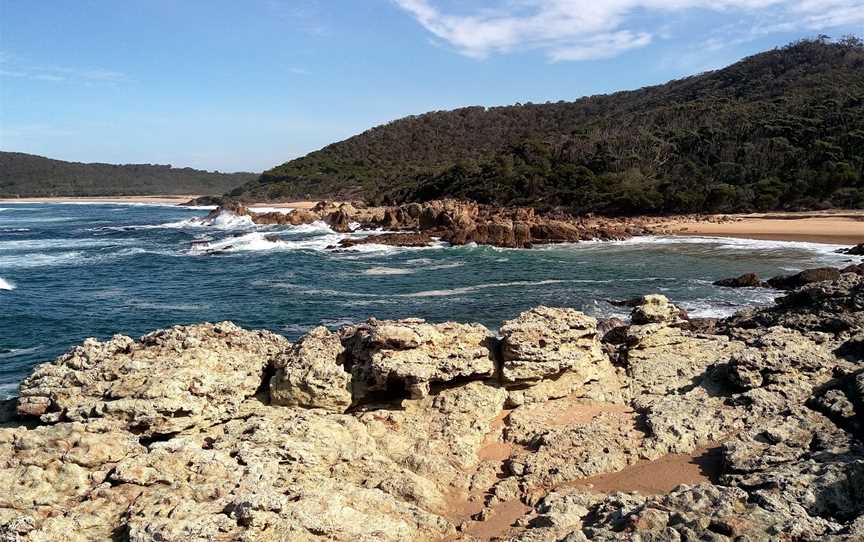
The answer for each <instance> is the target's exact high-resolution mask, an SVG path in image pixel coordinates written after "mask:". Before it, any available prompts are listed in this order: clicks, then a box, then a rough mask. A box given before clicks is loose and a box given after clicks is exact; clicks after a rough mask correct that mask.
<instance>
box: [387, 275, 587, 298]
mask: <svg viewBox="0 0 864 542" xmlns="http://www.w3.org/2000/svg"><path fill="white" fill-rule="evenodd" d="M569 282H574V281H572V280H559V279H550V280H538V281H527V280H526V281H516V282H495V283H491V284H477V285H475V286H464V287H462V288H452V289H449V290H426V291H423V292H414V293H411V294H396V296H395V297H447V296H453V295H463V294H470V293H472V292H477V291H479V290H486V289H489V288H515V287H520V286H545V285H548V284H562V283H569Z"/></svg>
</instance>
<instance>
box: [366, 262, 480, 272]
mask: <svg viewBox="0 0 864 542" xmlns="http://www.w3.org/2000/svg"><path fill="white" fill-rule="evenodd" d="M411 261H427V262H430V263H431V262H432V260H429V259H427V258H421V259H420V260H408V262H411ZM408 262H406V263H408ZM463 265H465V264H464V263H462V262H454V263H446V264H441V265H427V266H425V267H422V268H421V267H414V268H410V267H370V268H369V269H367V270H365V271H363V274H364V275H413V274H415V273H418V272H420V271H424V272H425V271H438V270H441V269H454V268H456V267H462V266H463Z"/></svg>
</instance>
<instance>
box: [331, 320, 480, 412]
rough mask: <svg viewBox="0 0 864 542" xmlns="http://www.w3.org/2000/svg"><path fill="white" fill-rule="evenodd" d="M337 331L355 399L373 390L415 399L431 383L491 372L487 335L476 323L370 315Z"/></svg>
mask: <svg viewBox="0 0 864 542" xmlns="http://www.w3.org/2000/svg"><path fill="white" fill-rule="evenodd" d="M341 333H342V342H343V344H344V345H345V347H346V350H347V361H346V363H347V366H348V367H350V370H351V374H352V381H353V394H354V400H355V401H359V400H363V399H365V398H367V396H369V395H371V394H374V393H376V392H381V393H384V394H386V395H390V396H394V394H395V397H397V398H398V397H412V398H419V397H423V396H425V395H427V394H428V393H429V389H430V385H431V384H433V383H441V384H446V383H449V382H453V381H460V380H466V379H483V378H488V377H490V376H492V374H493V373H494V372H495V362H494V360H493V358H492V352H491V350H490V346H491V340H492V334H491V333H490V332H489V330H488V329H486V328H485V327H483V326H482V325H480V324H457V323H453V322H446V323H443V324H429V323H426V322H425V321H424V320H419V319H406V320H395V321H379V320H375V319H372V320H369V321H368V322H367V323H365V324H361V325H359V326H349V327H347V328H344V329H343V330H342V331H341Z"/></svg>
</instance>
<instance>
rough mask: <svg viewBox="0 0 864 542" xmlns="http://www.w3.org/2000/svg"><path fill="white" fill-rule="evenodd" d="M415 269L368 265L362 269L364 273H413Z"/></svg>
mask: <svg viewBox="0 0 864 542" xmlns="http://www.w3.org/2000/svg"><path fill="white" fill-rule="evenodd" d="M416 272H417V270H416V269H406V268H404V267H370V268H369V269H367V270H365V271H363V274H364V275H374V276H380V275H413V274H414V273H416Z"/></svg>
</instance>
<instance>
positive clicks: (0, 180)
mask: <svg viewBox="0 0 864 542" xmlns="http://www.w3.org/2000/svg"><path fill="white" fill-rule="evenodd" d="M257 177H258V176H257V175H255V174H253V173H219V172H209V171H199V170H197V169H192V168H173V167H171V166H163V165H152V164H129V165H112V164H82V163H79V162H63V161H61V160H51V159H49V158H43V157H41V156H35V155H32V154H24V153H20V152H0V197H27V196H147V195H170V194H207V195H210V194H222V193H224V192H226V191H228V190H231V189H232V188H235V187H237V186H239V185H241V184H243V183H245V182H248V181H250V180H253V179H256V178H257Z"/></svg>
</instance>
